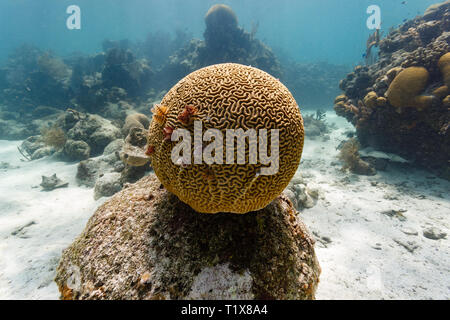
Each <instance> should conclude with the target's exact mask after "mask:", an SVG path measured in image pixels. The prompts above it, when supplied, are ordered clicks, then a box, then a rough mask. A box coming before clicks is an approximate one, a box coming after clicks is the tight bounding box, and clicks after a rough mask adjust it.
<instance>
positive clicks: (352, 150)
mask: <svg viewBox="0 0 450 320" xmlns="http://www.w3.org/2000/svg"><path fill="white" fill-rule="evenodd" d="M359 147H360V146H359V143H358V141H357V140H356V139H354V138H352V139H349V140H347V141H346V142H344V143H343V144H342V146H341V151H340V153H339V159H340V160H341V161H342V162H343V163H344V166H343V167H342V169H344V170H347V169H348V170H350V171H351V172H353V173H356V174H361V175H368V176H372V175H374V174H376V170H375V169H374V168H373V167H372V166H371V165H370V164H369V163H367V162H366V161H364V160H362V159H361V157H360V156H359V153H358V151H359Z"/></svg>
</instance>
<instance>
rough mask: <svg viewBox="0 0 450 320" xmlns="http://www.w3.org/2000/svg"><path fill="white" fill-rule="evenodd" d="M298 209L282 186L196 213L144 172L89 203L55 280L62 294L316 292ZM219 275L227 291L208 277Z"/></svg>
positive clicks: (301, 295)
mask: <svg viewBox="0 0 450 320" xmlns="http://www.w3.org/2000/svg"><path fill="white" fill-rule="evenodd" d="M296 214H297V212H296V211H295V209H294V208H293V207H292V203H291V202H290V201H289V200H288V199H287V197H286V196H284V195H281V196H279V197H277V198H276V199H275V200H274V201H273V202H272V203H270V204H269V205H268V206H267V207H265V208H264V209H261V210H259V211H256V212H251V213H248V214H246V215H243V216H237V215H233V214H230V213H222V214H218V215H213V216H211V215H200V214H198V213H196V212H195V211H194V210H192V209H191V208H190V207H189V206H187V205H186V204H184V203H182V202H181V201H179V200H178V199H177V198H176V197H175V196H174V195H173V194H171V193H170V192H167V190H166V189H165V188H163V187H162V186H161V183H160V182H159V181H158V179H157V178H156V177H155V175H153V174H152V175H149V176H147V177H144V178H142V179H141V180H140V181H138V182H137V183H135V184H133V185H130V186H129V187H127V188H125V189H124V190H122V191H121V192H119V193H118V194H117V195H115V196H114V197H113V198H111V199H110V200H108V201H107V202H106V203H104V204H103V205H102V206H100V207H99V208H98V209H97V211H96V212H95V213H94V215H93V216H92V217H91V218H90V219H89V222H88V223H87V226H86V228H85V230H84V231H83V233H82V234H81V235H80V236H79V237H78V238H77V239H76V240H75V241H74V242H73V243H72V245H71V246H70V247H69V248H67V249H66V250H65V251H64V252H63V255H62V258H61V261H60V263H59V266H58V268H57V274H56V279H55V281H56V283H57V285H58V288H59V291H60V293H61V298H63V299H126V300H130V299H193V298H200V299H208V298H209V299H223V298H227V297H229V295H231V297H232V298H233V299H236V298H243V297H246V298H247V299H248V298H253V299H314V295H315V291H316V288H317V285H318V282H319V274H320V266H319V263H318V261H317V258H316V255H315V252H314V240H313V239H312V237H311V236H310V235H309V233H308V231H307V229H306V227H305V226H304V224H303V223H302V222H301V221H300V220H299V219H298V217H296ZM224 268H225V269H226V270H224ZM213 270H214V271H215V272H214V273H215V274H216V278H215V281H214V282H211V281H207V282H206V284H207V285H205V279H204V276H205V274H211V271H213ZM227 275H229V276H228V277H226V278H225V279H224V277H225V276H227ZM226 279H228V280H229V281H228V283H227V284H226V287H227V289H229V291H227V292H222V289H223V285H216V286H214V283H216V284H217V283H219V284H220V283H223V281H224V280H226ZM243 282H244V283H243ZM202 284H203V285H202Z"/></svg>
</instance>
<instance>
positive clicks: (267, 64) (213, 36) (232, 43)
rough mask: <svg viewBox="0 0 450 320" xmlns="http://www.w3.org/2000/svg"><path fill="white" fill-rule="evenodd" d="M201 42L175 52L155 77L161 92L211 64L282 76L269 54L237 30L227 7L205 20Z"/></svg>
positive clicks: (249, 35) (210, 13)
mask: <svg viewBox="0 0 450 320" xmlns="http://www.w3.org/2000/svg"><path fill="white" fill-rule="evenodd" d="M205 24H206V29H205V32H204V39H205V40H204V41H201V40H196V39H194V40H191V41H190V42H189V43H187V44H186V45H185V46H184V47H182V48H181V49H179V50H178V51H177V52H175V53H174V54H173V55H172V56H171V57H170V61H169V63H168V64H167V65H166V66H164V67H163V68H162V69H161V70H160V71H159V72H158V73H157V75H156V77H157V78H158V83H157V85H159V86H160V88H161V89H163V88H168V87H171V86H173V85H174V84H175V83H176V82H177V81H178V80H179V79H181V78H182V77H184V76H186V75H187V74H189V73H191V72H193V71H194V70H197V69H200V68H202V67H206V66H209V65H212V64H218V63H225V62H234V63H240V64H245V65H251V66H253V67H256V68H259V69H261V70H264V71H266V72H268V73H270V74H271V75H273V76H275V77H280V76H281V67H280V63H279V61H278V59H277V58H276V57H275V55H274V53H273V52H272V50H271V49H270V48H269V47H267V46H266V45H265V44H264V43H262V42H261V41H260V40H258V39H256V38H255V37H254V34H252V33H249V32H246V31H245V30H244V29H242V28H241V27H239V26H238V23H237V17H236V14H235V13H234V12H233V10H232V9H231V8H230V7H228V6H226V5H215V6H212V7H211V8H210V10H209V11H208V12H207V14H206V16H205Z"/></svg>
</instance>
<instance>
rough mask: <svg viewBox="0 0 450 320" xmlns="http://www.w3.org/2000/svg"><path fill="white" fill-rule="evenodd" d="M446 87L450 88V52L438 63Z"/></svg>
mask: <svg viewBox="0 0 450 320" xmlns="http://www.w3.org/2000/svg"><path fill="white" fill-rule="evenodd" d="M438 66H439V69H440V70H441V72H442V77H443V78H444V83H445V85H446V86H447V87H448V88H450V52H447V53H446V54H444V55H443V56H442V57H441V58H440V59H439V62H438Z"/></svg>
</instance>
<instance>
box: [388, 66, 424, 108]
mask: <svg viewBox="0 0 450 320" xmlns="http://www.w3.org/2000/svg"><path fill="white" fill-rule="evenodd" d="M428 78H429V74H428V71H427V69H425V68H423V67H409V68H406V69H404V70H403V71H401V72H400V73H399V74H398V75H397V76H396V77H395V78H394V80H393V81H392V83H391V84H390V86H389V89H388V90H387V92H386V97H387V98H388V101H389V103H390V104H392V105H393V106H394V107H395V108H396V109H397V112H401V110H402V109H403V108H408V107H410V108H416V109H418V110H419V111H421V110H423V109H425V108H427V107H429V106H431V103H432V97H431V96H422V95H420V94H421V93H422V91H423V90H424V89H425V87H426V85H427V82H428Z"/></svg>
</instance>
